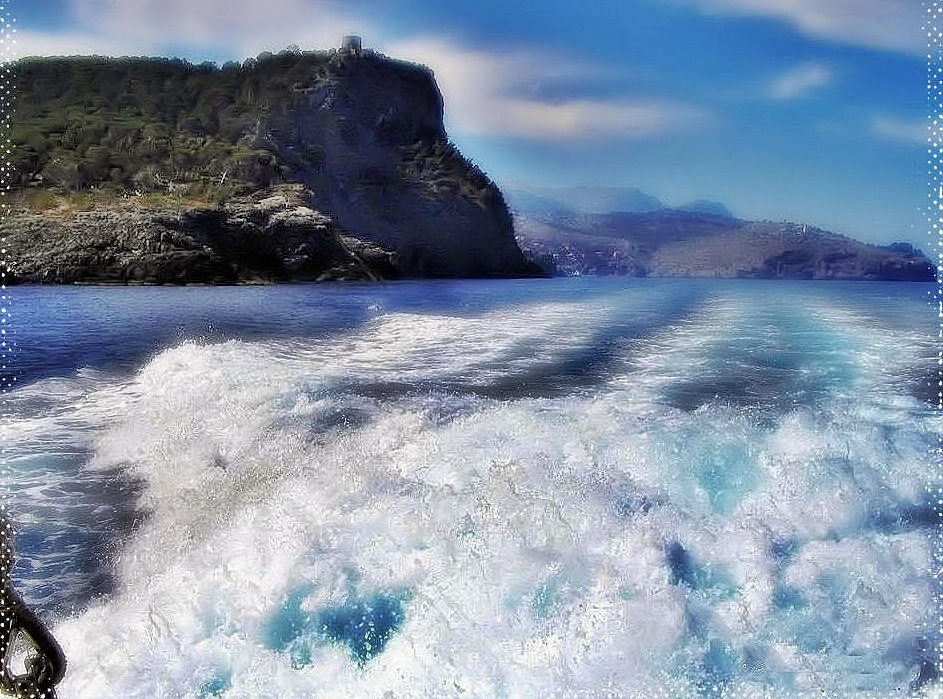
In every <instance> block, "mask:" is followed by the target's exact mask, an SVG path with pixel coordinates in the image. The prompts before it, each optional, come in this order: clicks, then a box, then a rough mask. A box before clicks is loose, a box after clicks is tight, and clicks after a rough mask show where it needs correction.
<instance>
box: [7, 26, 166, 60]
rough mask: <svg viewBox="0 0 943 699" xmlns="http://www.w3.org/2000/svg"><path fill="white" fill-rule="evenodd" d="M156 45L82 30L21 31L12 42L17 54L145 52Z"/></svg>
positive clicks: (60, 54) (122, 53)
mask: <svg viewBox="0 0 943 699" xmlns="http://www.w3.org/2000/svg"><path fill="white" fill-rule="evenodd" d="M154 52H155V51H154V47H152V46H150V45H147V44H145V43H142V42H139V41H130V40H127V39H125V40H122V39H114V38H109V37H102V36H96V35H93V34H80V33H61V34H60V33H55V34H54V33H43V32H29V31H27V32H24V31H18V32H17V33H16V39H15V42H14V45H13V54H14V56H15V57H17V58H22V57H24V56H92V55H98V56H146V55H151V54H153V53H154Z"/></svg>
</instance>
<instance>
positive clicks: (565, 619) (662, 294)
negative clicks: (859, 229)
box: [6, 279, 941, 699]
mask: <svg viewBox="0 0 943 699" xmlns="http://www.w3.org/2000/svg"><path fill="white" fill-rule="evenodd" d="M927 288H928V287H926V286H920V285H906V284H901V285H895V284H866V283H815V282H809V283H777V282H748V281H739V282H738V281H727V282H701V281H670V280H631V281H627V280H612V279H609V280H606V279H600V280H587V279H577V280H573V279H561V280H543V281H501V282H434V283H399V284H389V285H373V286H370V285H351V286H345V285H337V286H307V285H303V286H285V287H270V288H227V289H221V288H182V289H180V288H178V289H170V288H146V289H143V288H142V289H134V288H132V289H124V288H120V289H119V288H115V289H100V288H76V289H44V288H18V289H14V290H13V291H12V292H11V293H12V312H13V322H14V327H15V328H16V330H17V336H16V338H17V343H18V352H17V355H16V367H15V371H16V375H17V379H18V385H19V387H18V388H17V389H16V390H15V391H13V392H12V393H11V395H10V397H9V400H8V402H7V410H8V412H11V413H12V418H10V419H9V420H8V422H7V433H6V448H7V453H6V458H7V480H8V483H9V492H10V497H9V499H8V504H9V507H10V511H11V516H12V517H13V519H14V524H15V526H16V529H17V532H18V536H17V542H16V543H17V555H18V563H17V568H16V571H15V575H16V577H15V582H16V585H17V586H18V587H19V589H21V590H22V591H23V593H24V596H25V597H26V599H27V600H28V601H29V602H30V603H31V604H33V605H36V606H37V607H38V608H39V609H40V610H41V611H42V612H43V613H44V614H45V616H46V618H47V619H49V620H50V621H51V623H52V626H53V630H54V633H55V635H56V636H57V637H58V639H59V640H60V642H61V643H62V645H63V647H64V649H65V652H66V654H67V656H68V660H69V670H68V674H67V676H66V679H65V680H64V682H63V685H62V686H61V687H60V690H59V692H60V696H61V697H63V698H67V697H89V698H94V699H99V698H100V697H106V696H122V697H148V698H151V697H194V698H208V697H217V696H219V697H224V696H225V697H273V698H274V697H278V698H280V699H282V698H285V697H312V696H316V697H440V696H441V697H457V696H462V697H600V696H639V697H660V696H666V697H667V696H670V697H688V696H690V697H721V696H731V697H733V696H776V697H778V696H783V697H787V696H789V697H792V696H810V697H811V696H823V695H828V696H842V697H844V696H881V697H884V696H905V695H907V694H908V693H910V692H912V691H914V690H916V689H919V688H920V687H921V686H928V685H929V684H930V683H932V680H933V678H934V672H933V660H934V658H935V656H934V655H933V652H934V651H933V649H932V646H934V645H935V643H936V638H935V637H934V636H933V635H932V627H933V626H934V624H933V622H934V619H935V617H936V610H935V602H934V594H935V592H936V590H935V588H934V581H933V577H932V576H931V573H930V568H931V541H930V535H931V532H932V528H933V523H934V521H935V513H934V511H933V506H932V502H931V500H930V498H929V496H928V494H927V490H926V488H927V485H928V484H929V483H930V482H931V481H932V480H933V477H934V461H933V458H932V456H931V454H930V451H929V449H930V447H931V446H933V445H935V444H936V442H937V437H938V435H939V434H940V432H941V425H940V418H939V416H938V415H935V414H934V413H933V412H932V411H931V410H930V409H928V407H927V400H928V398H929V397H930V395H931V394H932V395H934V396H935V394H936V393H935V392H936V388H935V387H934V388H933V389H932V391H931V390H930V388H928V386H927V377H928V373H929V371H930V370H931V368H935V365H934V362H935V360H936V349H937V348H936V346H935V344H934V343H935V326H934V325H933V323H934V318H933V314H932V313H931V311H930V310H929V308H928V306H927ZM823 693H824V694H823Z"/></svg>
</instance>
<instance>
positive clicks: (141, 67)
mask: <svg viewBox="0 0 943 699" xmlns="http://www.w3.org/2000/svg"><path fill="white" fill-rule="evenodd" d="M330 58H331V52H317V53H315V52H301V51H297V50H295V51H292V50H286V51H283V52H281V53H278V54H270V53H263V54H261V55H260V56H258V57H257V58H255V59H248V60H246V61H244V62H243V63H235V62H233V63H227V64H225V65H223V66H222V67H217V66H216V65H214V64H212V63H206V64H202V65H199V66H195V65H192V64H190V63H187V62H186V61H183V60H180V59H166V58H125V59H113V58H103V57H92V58H41V59H37V58H31V59H23V60H21V61H18V62H17V63H16V64H15V66H14V72H15V76H16V85H17V105H16V113H15V117H14V119H13V128H12V136H11V138H12V141H13V144H14V153H13V166H14V171H15V173H16V178H17V179H16V182H15V183H14V184H15V185H16V186H17V187H19V188H25V187H28V186H30V185H33V186H37V185H38V186H42V187H44V188H55V189H57V190H60V191H62V192H81V191H83V190H88V189H90V188H99V187H105V188H109V189H117V190H123V191H136V192H141V193H144V192H156V191H164V192H166V191H171V190H173V189H175V188H179V187H185V188H188V189H192V188H194V186H196V187H200V188H202V189H203V190H207V188H209V189H214V188H215V190H219V189H220V188H221V187H222V191H223V192H225V191H226V189H227V185H228V186H229V187H236V188H238V187H240V186H243V185H246V186H250V187H253V188H257V187H264V186H268V185H269V184H272V183H274V182H278V181H281V180H283V179H284V178H285V176H286V174H287V173H286V172H285V170H284V166H283V165H282V164H280V163H279V162H278V161H277V160H276V158H275V156H274V155H273V154H272V153H271V152H270V151H268V150H266V149H265V148H264V147H263V146H262V144H261V137H264V134H259V133H257V131H258V130H259V128H260V125H261V124H262V123H263V122H264V120H265V118H266V116H267V114H268V111H269V110H270V108H271V105H273V104H274V105H278V106H279V108H281V107H284V103H285V98H286V95H289V96H295V97H296V98H300V97H302V96H303V95H304V88H305V87H306V86H307V85H308V84H309V83H310V82H311V79H312V76H313V74H314V73H315V72H316V71H317V70H318V68H319V67H322V66H324V65H325V64H326V63H327V62H328V61H329V60H330ZM219 193H220V192H219V191H214V192H213V193H211V197H210V198H214V197H215V196H217V195H218V194H219Z"/></svg>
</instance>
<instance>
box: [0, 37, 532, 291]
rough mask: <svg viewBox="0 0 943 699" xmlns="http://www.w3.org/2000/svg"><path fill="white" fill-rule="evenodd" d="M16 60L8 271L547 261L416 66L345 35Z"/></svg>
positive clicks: (279, 270)
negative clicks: (339, 40) (224, 60)
mask: <svg viewBox="0 0 943 699" xmlns="http://www.w3.org/2000/svg"><path fill="white" fill-rule="evenodd" d="M13 71H14V74H15V76H16V82H17V86H18V90H17V113H16V119H15V120H14V122H13V129H12V139H13V141H14V144H15V145H16V148H15V150H14V153H15V156H14V157H15V162H14V171H15V172H16V173H17V175H18V181H17V182H16V183H15V184H16V191H15V192H14V194H13V196H12V197H11V209H10V212H9V213H8V215H7V216H6V217H5V218H4V221H3V222H2V224H0V232H2V234H3V235H5V236H6V237H7V239H8V245H7V247H8V249H10V256H11V259H12V260H14V268H13V277H12V280H11V281H17V280H19V281H28V282H82V281H86V282H96V281H111V282H138V283H160V282H167V281H171V282H178V283H179V282H237V281H266V280H273V281H275V280H291V279H312V278H313V279H318V278H339V277H341V278H349V277H354V278H376V277H389V276H396V277H507V276H528V275H533V274H538V273H539V270H538V269H537V268H535V267H534V266H533V265H532V264H530V263H529V262H527V261H526V260H525V258H524V257H523V255H522V253H521V251H520V249H519V248H518V246H517V243H516V242H515V239H514V235H513V224H512V219H511V215H510V212H509V210H508V208H507V205H506V204H505V201H504V197H503V195H502V193H501V191H500V190H499V189H498V188H497V187H496V186H495V184H494V183H493V182H492V181H491V180H490V179H489V178H488V177H487V176H486V175H485V174H484V173H483V172H482V171H481V170H480V169H479V168H478V167H477V166H475V165H473V164H472V163H471V162H469V161H468V160H467V159H466V158H465V157H463V156H462V154H461V153H460V152H459V151H458V149H457V148H456V147H455V146H454V145H453V144H452V143H450V142H449V140H448V138H447V135H446V132H445V129H444V126H443V109H444V107H443V101H442V96H441V94H440V92H439V89H438V87H437V85H436V83H435V80H434V78H433V75H432V72H431V71H430V70H429V69H428V68H426V67H424V66H420V65H416V64H412V63H407V62H403V61H395V60H391V59H389V58H386V57H384V56H381V55H379V54H376V53H373V52H371V51H360V50H342V51H324V52H301V51H284V52H281V53H279V54H270V53H266V54H262V55H260V56H259V57H258V58H256V59H250V60H247V61H245V62H243V63H228V64H226V65H224V66H222V67H217V66H215V65H213V64H203V65H200V66H194V65H191V64H189V63H187V62H185V61H181V60H176V59H154V58H128V59H120V60H119V59H108V58H100V57H93V58H32V59H24V60H21V61H18V62H16V63H15V64H14V65H13ZM273 202H277V205H276V204H275V203H273ZM231 246H236V247H235V248H233V247H231ZM250 251H255V253H258V260H256V259H255V258H254V257H253V254H254V253H253V254H249V253H250ZM357 251H360V252H361V253H364V254H362V255H361V254H358V252H357ZM198 261H199V262H198ZM191 262H192V263H193V264H192V265H191V264H190V263H191Z"/></svg>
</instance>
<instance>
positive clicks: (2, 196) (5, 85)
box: [0, 0, 16, 638]
mask: <svg viewBox="0 0 943 699" xmlns="http://www.w3.org/2000/svg"><path fill="white" fill-rule="evenodd" d="M9 5H10V2H9V0H7V1H4V0H0V149H2V154H0V155H2V157H0V218H5V217H6V216H7V214H8V208H9V204H8V202H7V199H8V196H7V195H8V194H9V192H10V190H11V189H12V186H13V175H14V173H13V163H12V157H11V155H12V150H13V147H12V142H11V140H10V122H11V118H12V116H13V72H12V71H13V68H12V62H13V59H14V55H13V51H14V46H15V44H16V41H15V39H14V36H15V34H16V28H15V26H14V24H15V19H13V18H12V16H11V13H10V7H9ZM10 269H11V262H10V260H9V259H8V258H7V247H6V237H5V236H0V405H2V409H0V480H2V483H3V485H2V486H0V629H2V631H0V634H2V638H7V634H6V633H3V631H7V630H9V629H11V628H12V625H13V623H14V617H13V614H12V612H11V606H12V605H11V600H10V599H9V598H8V589H9V588H8V581H9V577H10V574H11V572H12V570H11V569H12V564H13V527H12V525H11V524H10V519H9V517H8V512H7V502H8V500H9V497H10V493H9V490H8V489H7V487H6V485H7V484H8V483H9V480H8V479H9V472H8V469H7V458H6V434H5V433H6V428H7V424H8V417H9V413H8V405H7V394H8V393H9V391H10V390H11V389H12V388H13V385H14V384H15V382H16V378H15V377H14V376H13V373H12V371H11V369H12V367H13V350H14V341H13V332H12V327H11V323H10V318H11V313H10V307H11V303H10V297H9V293H8V290H7V285H6V278H7V273H8V272H9V271H10Z"/></svg>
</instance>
